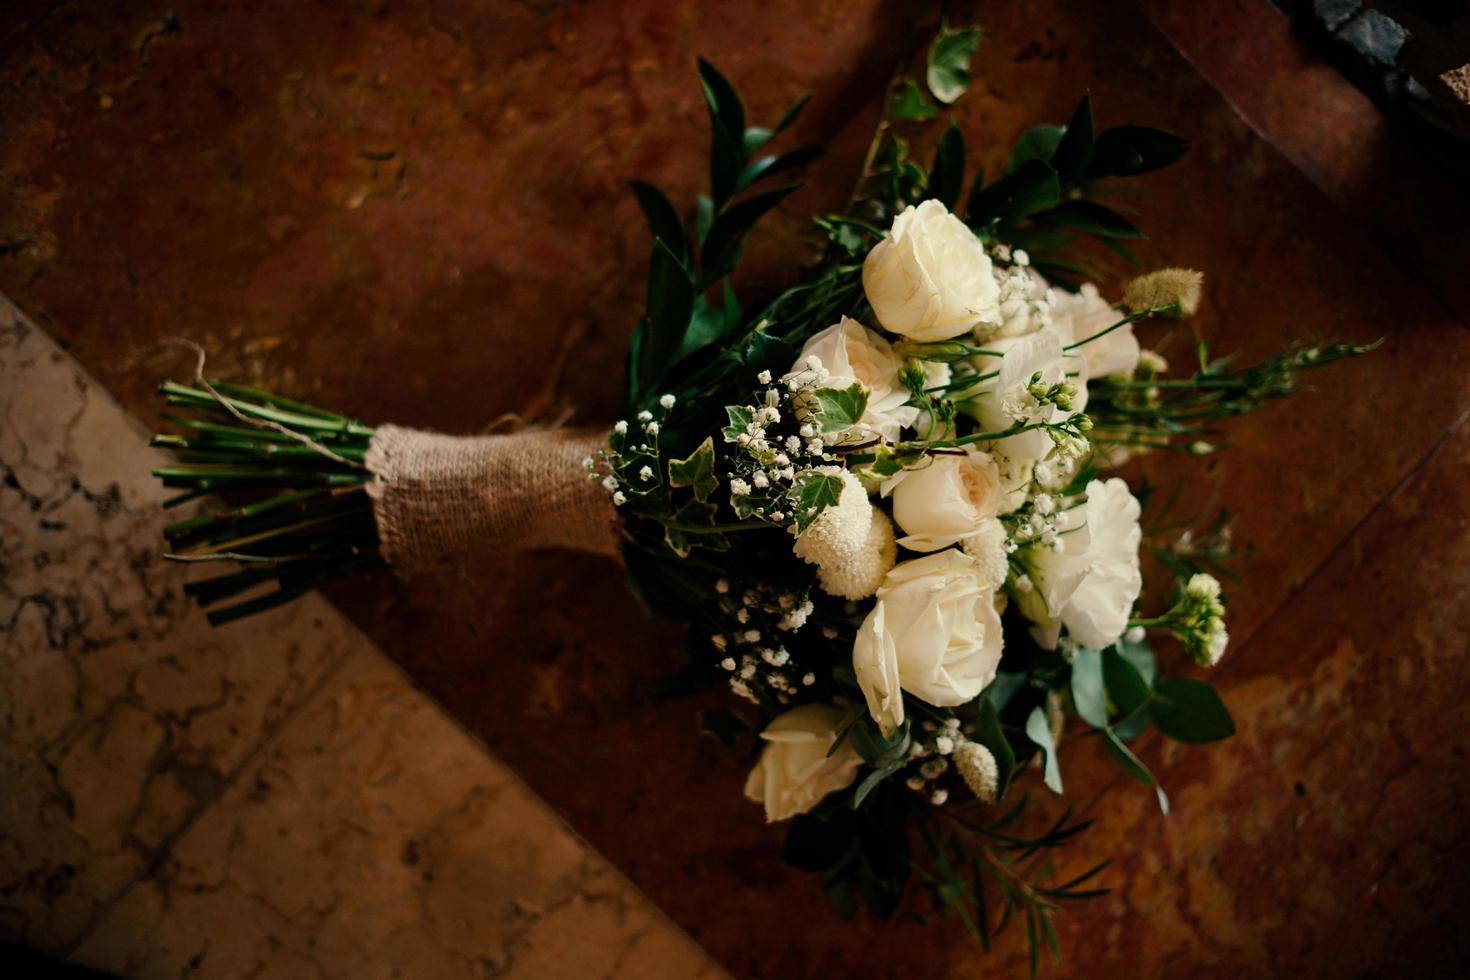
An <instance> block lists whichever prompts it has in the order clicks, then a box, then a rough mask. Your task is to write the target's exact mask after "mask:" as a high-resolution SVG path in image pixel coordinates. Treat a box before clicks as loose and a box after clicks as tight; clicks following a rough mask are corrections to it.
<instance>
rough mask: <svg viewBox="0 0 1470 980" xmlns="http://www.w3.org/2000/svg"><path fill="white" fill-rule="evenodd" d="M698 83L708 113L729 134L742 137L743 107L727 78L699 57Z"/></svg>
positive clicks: (743, 130)
mask: <svg viewBox="0 0 1470 980" xmlns="http://www.w3.org/2000/svg"><path fill="white" fill-rule="evenodd" d="M699 84H700V87H701V88H703V89H704V101H705V103H706V104H707V105H708V106H709V111H710V115H711V116H712V117H713V118H715V119H718V120H719V121H720V124H721V125H722V126H724V128H725V131H726V132H727V133H729V134H730V135H731V136H741V137H743V135H744V133H745V107H744V106H743V105H741V104H740V96H739V94H738V93H737V92H736V91H735V86H733V85H731V84H730V81H729V79H727V78H726V77H725V76H724V75H721V74H720V72H719V70H718V69H716V68H715V66H714V65H712V64H710V63H709V62H708V61H705V60H704V59H703V58H700V59H699Z"/></svg>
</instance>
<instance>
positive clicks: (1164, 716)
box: [1149, 677, 1235, 743]
mask: <svg viewBox="0 0 1470 980" xmlns="http://www.w3.org/2000/svg"><path fill="white" fill-rule="evenodd" d="M1149 712H1150V714H1152V715H1153V719H1154V724H1155V725H1157V726H1158V727H1159V731H1161V732H1163V733H1164V734H1165V735H1168V736H1169V737H1170V738H1172V739H1175V740H1176V741H1180V742H1195V743H1199V742H1218V741H1219V740H1220V739H1222V738H1229V737H1230V736H1231V735H1234V734H1235V721H1234V720H1233V719H1232V718H1231V717H1230V709H1228V708H1226V707H1225V702H1224V701H1222V700H1220V695H1219V693H1218V692H1217V691H1216V690H1215V689H1214V687H1212V686H1211V685H1210V684H1209V682H1208V681H1199V680H1192V679H1190V678H1185V677H1177V678H1172V679H1170V680H1166V681H1160V682H1159V685H1158V687H1157V688H1155V689H1154V696H1153V700H1152V701H1151V702H1150V703H1149Z"/></svg>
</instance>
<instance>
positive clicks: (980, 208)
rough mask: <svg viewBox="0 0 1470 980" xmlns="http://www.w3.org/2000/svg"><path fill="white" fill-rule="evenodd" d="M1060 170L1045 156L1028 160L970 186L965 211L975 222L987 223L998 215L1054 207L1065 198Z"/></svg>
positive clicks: (1019, 214) (1017, 213)
mask: <svg viewBox="0 0 1470 980" xmlns="http://www.w3.org/2000/svg"><path fill="white" fill-rule="evenodd" d="M1061 195H1062V190H1061V184H1060V183H1059V182H1058V181H1057V172H1056V171H1055V170H1053V169H1052V167H1051V164H1049V163H1047V162H1046V161H1045V160H1027V161H1026V162H1025V163H1023V164H1021V165H1020V166H1019V167H1017V168H1016V170H1015V173H1011V174H1007V175H1006V176H1004V177H1002V178H1001V179H1000V180H997V181H996V182H995V183H993V184H991V185H989V186H988V187H982V186H981V185H980V184H979V183H976V184H975V186H974V187H972V188H970V200H969V202H968V204H967V205H966V206H965V215H966V218H967V219H968V220H969V222H970V223H971V224H979V225H984V224H988V223H989V222H991V221H993V220H995V219H996V218H1019V217H1022V216H1024V215H1027V214H1030V213H1031V212H1033V211H1040V210H1043V209H1045V208H1053V207H1055V206H1056V203H1057V202H1058V201H1059V200H1061Z"/></svg>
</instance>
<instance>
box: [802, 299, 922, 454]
mask: <svg viewBox="0 0 1470 980" xmlns="http://www.w3.org/2000/svg"><path fill="white" fill-rule="evenodd" d="M811 357H816V358H817V361H818V363H820V364H821V365H822V367H823V368H824V369H825V370H826V371H827V373H828V377H827V379H826V380H825V381H822V382H821V386H822V387H824V388H847V387H850V386H851V385H852V384H853V382H858V383H860V384H861V385H862V386H863V387H864V388H866V389H867V391H868V407H867V410H866V411H864V412H863V417H862V419H861V423H860V424H861V426H862V427H866V428H867V429H868V430H871V432H876V433H879V434H881V435H883V436H884V437H885V438H887V439H889V440H896V439H897V438H898V435H899V430H900V429H902V428H903V427H904V426H912V425H913V424H914V422H915V421H916V420H917V419H918V417H919V410H918V409H917V408H915V407H913V406H911V405H908V404H906V403H907V402H908V400H909V393H908V392H907V391H905V390H904V388H903V387H902V386H901V385H900V384H899V382H898V372H899V370H900V369H902V367H903V358H901V357H899V356H898V355H897V354H895V353H894V352H893V347H892V346H891V345H890V344H889V343H888V341H886V340H884V339H883V337H882V336H881V335H880V334H878V333H877V332H875V331H872V330H869V329H868V328H867V327H865V326H863V325H862V324H861V323H859V322H857V321H856V320H853V319H851V318H850V317H843V318H842V320H841V321H840V322H839V323H836V324H834V325H833V326H830V327H828V328H827V329H826V330H822V331H820V332H819V333H816V334H814V335H812V337H811V339H810V340H808V341H807V342H806V344H805V345H804V346H803V347H802V348H801V355H800V356H799V357H798V358H797V359H796V364H795V365H793V366H792V368H791V370H790V371H789V372H788V373H787V374H786V375H785V377H783V378H782V379H781V380H783V381H787V380H790V379H792V378H796V379H799V380H803V381H806V380H810V379H811V378H812V377H813V371H812V369H811V368H810V367H808V359H809V358H811ZM859 437H860V438H864V439H865V438H867V437H868V434H867V433H859ZM826 438H827V440H828V441H834V437H833V436H832V435H830V434H829V435H828V436H827V437H826Z"/></svg>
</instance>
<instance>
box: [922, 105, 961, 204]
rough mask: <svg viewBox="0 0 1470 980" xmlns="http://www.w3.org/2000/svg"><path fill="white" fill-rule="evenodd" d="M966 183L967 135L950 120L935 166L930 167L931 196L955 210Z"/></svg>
mask: <svg viewBox="0 0 1470 980" xmlns="http://www.w3.org/2000/svg"><path fill="white" fill-rule="evenodd" d="M964 184H965V137H964V136H963V135H961V133H960V127H959V126H957V125H955V123H954V121H953V120H950V123H949V126H948V127H947V128H946V129H945V130H944V135H943V136H942V137H940V140H939V149H938V150H937V151H935V153H934V166H933V167H931V168H930V169H929V196H930V197H932V198H934V199H935V200H936V201H938V202H939V203H940V204H943V205H944V206H945V207H946V208H948V209H949V210H951V211H953V210H954V209H955V207H956V206H957V205H958V204H959V201H960V190H961V188H963V187H964Z"/></svg>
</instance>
